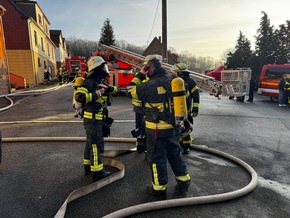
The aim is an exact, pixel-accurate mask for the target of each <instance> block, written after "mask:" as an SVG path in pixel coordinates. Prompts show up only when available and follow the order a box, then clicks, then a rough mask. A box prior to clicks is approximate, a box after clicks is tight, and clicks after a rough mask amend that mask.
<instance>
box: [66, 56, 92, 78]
mask: <svg viewBox="0 0 290 218" xmlns="http://www.w3.org/2000/svg"><path fill="white" fill-rule="evenodd" d="M86 67H87V63H86V59H85V57H82V56H72V57H68V58H65V69H66V70H67V72H68V77H69V80H70V81H72V80H73V79H74V78H75V77H76V75H77V71H78V70H81V72H85V71H86Z"/></svg>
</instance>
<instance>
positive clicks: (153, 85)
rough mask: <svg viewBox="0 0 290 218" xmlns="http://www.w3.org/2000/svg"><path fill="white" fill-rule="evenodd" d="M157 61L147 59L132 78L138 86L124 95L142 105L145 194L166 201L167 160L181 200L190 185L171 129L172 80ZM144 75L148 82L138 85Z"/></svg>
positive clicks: (175, 132)
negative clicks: (146, 170)
mask: <svg viewBox="0 0 290 218" xmlns="http://www.w3.org/2000/svg"><path fill="white" fill-rule="evenodd" d="M161 60H162V58H161V56H159V55H149V56H147V57H146V58H145V61H144V66H143V67H142V68H141V70H140V73H139V74H137V75H136V77H138V78H139V82H138V81H137V80H136V81H137V83H136V85H135V86H133V87H132V88H131V89H130V90H129V92H128V96H129V98H131V99H136V100H140V101H144V111H145V132H146V150H147V160H148V161H149V163H150V169H151V173H152V174H151V175H152V186H149V187H147V192H148V194H150V195H153V196H156V197H158V199H159V200H163V199H166V188H167V183H168V174H167V159H168V162H169V163H170V165H171V169H172V171H173V172H174V174H175V179H176V181H177V187H178V189H179V191H180V193H181V195H182V196H183V197H185V196H186V194H187V192H188V188H189V185H190V176H189V174H188V172H187V167H186V165H185V163H184V160H183V158H182V156H181V153H180V148H179V137H180V126H179V125H175V120H174V114H173V112H172V111H173V110H172V108H171V104H170V102H172V101H171V100H170V95H169V94H170V92H171V86H170V82H171V80H172V76H171V75H169V74H168V73H167V72H166V71H165V69H163V68H162V67H161ZM146 75H148V77H149V80H148V81H147V82H145V83H142V82H141V81H144V80H145V79H146Z"/></svg>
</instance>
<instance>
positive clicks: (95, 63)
mask: <svg viewBox="0 0 290 218" xmlns="http://www.w3.org/2000/svg"><path fill="white" fill-rule="evenodd" d="M106 63H107V62H106V61H105V60H104V59H103V58H102V57H101V56H93V57H92V58H90V60H89V61H88V71H89V73H88V75H87V77H89V76H91V75H92V74H93V73H94V72H95V68H97V67H99V66H101V65H102V64H103V66H104V67H103V68H102V69H100V72H98V76H99V77H100V78H106V77H110V72H109V69H108V66H107V64H106Z"/></svg>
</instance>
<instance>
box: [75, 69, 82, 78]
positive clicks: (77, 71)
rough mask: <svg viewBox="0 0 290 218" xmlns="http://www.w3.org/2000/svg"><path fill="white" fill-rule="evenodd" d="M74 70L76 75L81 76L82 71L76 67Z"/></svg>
mask: <svg viewBox="0 0 290 218" xmlns="http://www.w3.org/2000/svg"><path fill="white" fill-rule="evenodd" d="M75 70H76V77H82V71H81V70H80V69H79V68H78V67H76V68H75Z"/></svg>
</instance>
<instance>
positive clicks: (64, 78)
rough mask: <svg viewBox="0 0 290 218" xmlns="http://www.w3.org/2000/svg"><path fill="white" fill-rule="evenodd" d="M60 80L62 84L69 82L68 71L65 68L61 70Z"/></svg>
mask: <svg viewBox="0 0 290 218" xmlns="http://www.w3.org/2000/svg"><path fill="white" fill-rule="evenodd" d="M62 78H63V79H62V80H63V83H66V84H67V83H68V82H69V78H68V71H67V69H66V68H65V67H63V68H62Z"/></svg>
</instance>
